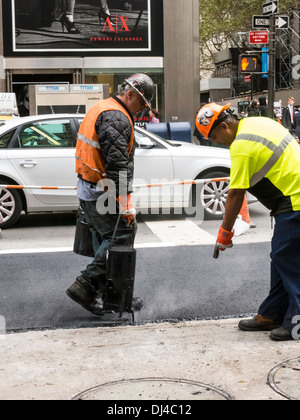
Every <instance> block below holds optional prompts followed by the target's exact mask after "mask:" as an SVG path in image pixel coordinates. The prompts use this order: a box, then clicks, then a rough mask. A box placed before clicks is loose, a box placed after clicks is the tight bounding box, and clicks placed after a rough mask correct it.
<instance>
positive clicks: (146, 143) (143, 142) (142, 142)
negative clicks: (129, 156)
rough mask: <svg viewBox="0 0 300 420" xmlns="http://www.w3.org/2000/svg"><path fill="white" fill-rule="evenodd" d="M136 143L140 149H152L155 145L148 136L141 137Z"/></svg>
mask: <svg viewBox="0 0 300 420" xmlns="http://www.w3.org/2000/svg"><path fill="white" fill-rule="evenodd" d="M137 144H138V145H139V147H140V148H141V149H152V148H153V147H155V143H154V141H152V140H151V139H149V137H141V138H139V139H138V140H137Z"/></svg>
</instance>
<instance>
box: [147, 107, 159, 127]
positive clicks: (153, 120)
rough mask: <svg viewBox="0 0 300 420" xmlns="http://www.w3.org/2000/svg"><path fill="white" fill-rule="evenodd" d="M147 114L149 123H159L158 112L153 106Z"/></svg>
mask: <svg viewBox="0 0 300 420" xmlns="http://www.w3.org/2000/svg"><path fill="white" fill-rule="evenodd" d="M149 115H150V121H149V124H158V123H159V112H158V111H157V110H156V109H155V108H152V109H151V110H150V112H149Z"/></svg>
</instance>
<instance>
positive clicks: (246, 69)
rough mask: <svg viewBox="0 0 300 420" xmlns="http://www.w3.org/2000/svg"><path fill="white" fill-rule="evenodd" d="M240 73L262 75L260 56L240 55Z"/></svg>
mask: <svg viewBox="0 0 300 420" xmlns="http://www.w3.org/2000/svg"><path fill="white" fill-rule="evenodd" d="M239 72H240V73H260V72H261V60H260V57H259V56H258V55H240V59H239Z"/></svg>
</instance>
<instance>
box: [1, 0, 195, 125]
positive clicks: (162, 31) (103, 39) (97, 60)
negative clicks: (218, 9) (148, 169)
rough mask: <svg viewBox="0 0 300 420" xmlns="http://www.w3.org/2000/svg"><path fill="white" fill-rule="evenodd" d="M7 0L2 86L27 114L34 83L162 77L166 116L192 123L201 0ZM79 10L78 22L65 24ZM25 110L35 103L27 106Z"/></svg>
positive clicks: (158, 104) (112, 86)
mask: <svg viewBox="0 0 300 420" xmlns="http://www.w3.org/2000/svg"><path fill="white" fill-rule="evenodd" d="M101 3H102V4H103V1H101V2H100V0H76V1H75V0H73V1H72V0H44V1H43V2H41V1H40V0H0V13H1V19H0V25H1V31H2V34H3V36H2V39H1V41H0V91H2V92H15V93H16V96H17V100H18V106H19V108H20V109H21V112H22V115H26V112H29V105H28V87H29V86H32V85H49V84H52V85H60V84H70V85H71V84H89V85H95V84H106V85H109V93H110V94H113V93H115V92H116V91H117V89H118V87H119V85H120V83H121V81H123V79H124V78H125V77H127V76H129V75H130V74H133V73H138V72H143V73H147V74H148V75H149V76H150V77H151V78H152V79H153V81H154V82H155V85H156V96H155V98H154V102H153V104H152V105H153V107H154V108H157V109H158V111H159V113H160V116H161V121H165V122H172V121H178V122H181V121H189V122H191V124H192V126H193V124H194V116H195V113H196V111H197V109H198V108H199V105H200V95H199V83H200V77H199V3H198V0H189V1H186V0H130V1H125V0H107V7H108V11H109V13H110V15H108V14H105V13H103V10H102V9H101ZM72 7H73V8H74V10H73V26H71V25H69V24H68V22H66V16H67V15H68V16H70V8H72ZM26 108H28V109H27V110H26Z"/></svg>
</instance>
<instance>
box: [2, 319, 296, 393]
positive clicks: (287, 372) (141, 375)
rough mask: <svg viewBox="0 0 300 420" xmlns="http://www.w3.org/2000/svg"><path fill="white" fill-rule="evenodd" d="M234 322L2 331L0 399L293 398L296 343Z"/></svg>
mask: <svg viewBox="0 0 300 420" xmlns="http://www.w3.org/2000/svg"><path fill="white" fill-rule="evenodd" d="M238 322H239V320H238V319H228V320H218V321H191V322H183V323H178V324H177V323H176V324H172V323H161V324H147V325H143V326H139V325H138V326H120V327H110V328H109V327H104V328H88V329H74V330H70V329H69V330H68V329H66V330H55V331H52V330H51V331H38V332H35V331H33V332H26V333H17V334H7V335H2V336H0V357H1V365H0V399H1V400H71V399H74V398H75V397H77V398H79V399H98V400H148V401H149V400H199V399H204V400H206V399H214V400H222V399H225V400H226V399H235V400H284V399H287V398H290V399H300V390H299V379H300V341H289V342H282V343H278V342H274V341H271V340H270V338H269V333H265V332H258V333H257V332H256V333H252V332H242V331H240V330H239V329H238V327H237V325H238ZM283 362H284V363H283ZM276 391H277V392H276ZM278 392H280V393H281V394H280V393H278Z"/></svg>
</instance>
